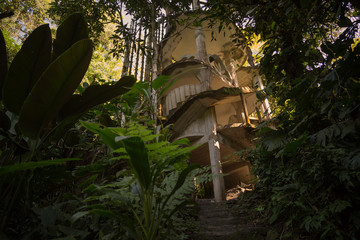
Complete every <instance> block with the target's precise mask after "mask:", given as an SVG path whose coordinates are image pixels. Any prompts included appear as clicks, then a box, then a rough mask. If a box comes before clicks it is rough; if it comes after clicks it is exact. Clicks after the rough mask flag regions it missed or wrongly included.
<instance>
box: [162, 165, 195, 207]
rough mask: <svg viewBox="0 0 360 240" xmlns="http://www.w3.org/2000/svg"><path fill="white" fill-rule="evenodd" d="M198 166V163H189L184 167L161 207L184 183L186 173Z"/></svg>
mask: <svg viewBox="0 0 360 240" xmlns="http://www.w3.org/2000/svg"><path fill="white" fill-rule="evenodd" d="M197 168H200V165H198V164H191V165H190V166H188V167H187V168H185V169H184V170H183V171H182V172H181V173H180V175H179V177H178V179H177V181H176V184H175V186H174V188H173V190H172V191H171V193H170V194H169V195H168V197H167V198H166V200H165V201H164V202H163V206H162V207H163V208H164V207H165V205H166V203H167V202H168V201H169V199H170V198H171V196H173V195H174V194H175V192H176V191H177V190H179V188H180V187H181V186H182V185H183V184H184V182H185V180H186V177H187V175H188V174H189V173H190V172H192V171H193V170H195V169H197Z"/></svg>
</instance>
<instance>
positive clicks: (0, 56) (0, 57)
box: [0, 30, 8, 100]
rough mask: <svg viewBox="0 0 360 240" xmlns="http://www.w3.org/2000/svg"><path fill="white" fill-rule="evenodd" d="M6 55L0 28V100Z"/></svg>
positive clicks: (6, 68) (5, 71)
mask: <svg viewBox="0 0 360 240" xmlns="http://www.w3.org/2000/svg"><path fill="white" fill-rule="evenodd" d="M7 70H8V67H7V55H6V46H5V39H4V35H3V33H2V31H1V30H0V100H1V97H2V91H1V90H2V86H3V85H4V81H5V77H6V73H7Z"/></svg>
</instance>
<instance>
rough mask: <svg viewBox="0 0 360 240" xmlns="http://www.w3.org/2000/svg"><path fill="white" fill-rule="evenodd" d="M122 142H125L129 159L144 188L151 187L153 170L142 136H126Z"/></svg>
mask: <svg viewBox="0 0 360 240" xmlns="http://www.w3.org/2000/svg"><path fill="white" fill-rule="evenodd" d="M121 142H123V143H124V146H125V149H126V152H127V153H128V154H129V156H130V159H129V160H128V163H129V165H130V166H131V168H132V170H133V171H134V174H135V176H136V179H138V181H139V183H140V185H141V186H142V187H143V189H144V190H149V188H150V187H151V172H150V164H149V157H148V150H147V149H146V147H145V144H144V141H143V140H142V139H141V138H140V137H124V138H123V140H121Z"/></svg>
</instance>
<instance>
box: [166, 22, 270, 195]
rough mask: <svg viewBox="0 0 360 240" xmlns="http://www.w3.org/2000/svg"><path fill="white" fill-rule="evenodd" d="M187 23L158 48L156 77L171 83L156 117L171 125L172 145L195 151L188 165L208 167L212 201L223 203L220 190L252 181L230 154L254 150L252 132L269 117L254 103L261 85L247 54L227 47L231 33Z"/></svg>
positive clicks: (172, 30)
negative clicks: (182, 143)
mask: <svg viewBox="0 0 360 240" xmlns="http://www.w3.org/2000/svg"><path fill="white" fill-rule="evenodd" d="M191 21H192V22H194V18H191V17H189V16H187V15H180V16H177V17H176V18H175V19H174V20H173V21H171V22H172V23H173V24H172V25H170V27H168V31H167V34H166V36H165V37H164V40H163V41H162V42H161V43H160V50H159V52H160V53H159V54H160V61H159V62H160V63H159V64H160V69H163V70H162V73H161V74H162V75H168V76H170V79H171V80H175V81H174V82H175V83H174V84H172V85H171V86H170V87H169V88H168V89H167V90H166V92H165V94H164V95H163V96H162V98H161V99H160V102H159V105H160V109H159V111H160V114H161V116H163V117H164V119H166V124H173V139H174V140H176V139H179V138H184V137H186V138H188V139H189V140H190V141H191V143H192V144H195V145H200V147H198V148H197V149H196V150H194V151H193V153H192V155H191V159H190V161H191V162H193V163H199V164H201V165H211V171H212V173H213V175H214V179H213V190H214V197H215V200H216V201H222V200H224V199H225V189H227V188H231V187H234V186H236V185H237V184H240V182H244V183H249V182H250V181H251V180H252V179H253V178H254V176H252V175H251V173H250V170H249V163H248V162H247V161H245V160H240V159H238V158H237V157H236V156H235V155H234V152H236V151H240V150H242V149H246V148H249V147H252V146H253V143H252V139H253V133H254V131H253V130H254V128H255V127H256V125H257V124H258V123H259V122H260V121H262V119H263V118H268V117H270V116H269V113H270V109H269V104H268V102H267V100H264V101H263V102H260V101H259V100H258V99H257V97H256V91H257V90H258V89H259V88H263V85H262V82H261V78H260V76H259V74H258V70H257V68H256V67H255V66H254V63H253V59H252V56H251V50H250V49H249V48H248V47H244V48H242V47H239V46H237V45H236V44H235V43H233V42H232V39H231V35H232V34H234V33H235V29H236V27H235V26H231V27H227V28H225V29H223V30H222V31H221V32H219V31H218V30H217V29H218V27H217V26H214V27H212V28H209V27H208V22H206V21H205V22H202V25H201V26H200V25H197V26H196V27H194V24H191ZM180 22H181V24H179V23H180ZM212 29H214V30H212ZM245 63H247V64H246V65H247V66H244V64H245Z"/></svg>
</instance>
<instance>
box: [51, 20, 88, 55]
mask: <svg viewBox="0 0 360 240" xmlns="http://www.w3.org/2000/svg"><path fill="white" fill-rule="evenodd" d="M86 38H88V29H87V25H86V22H85V19H84V17H83V16H82V14H81V13H74V14H72V15H70V16H69V17H68V18H66V19H65V20H64V22H63V23H62V24H61V25H60V26H59V27H58V29H57V31H56V39H55V40H54V46H53V48H54V52H53V60H55V59H56V58H57V57H59V56H60V55H61V54H62V53H64V52H65V51H66V50H67V49H69V48H70V47H71V46H72V45H73V44H74V43H76V42H78V41H79V40H82V39H86Z"/></svg>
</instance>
